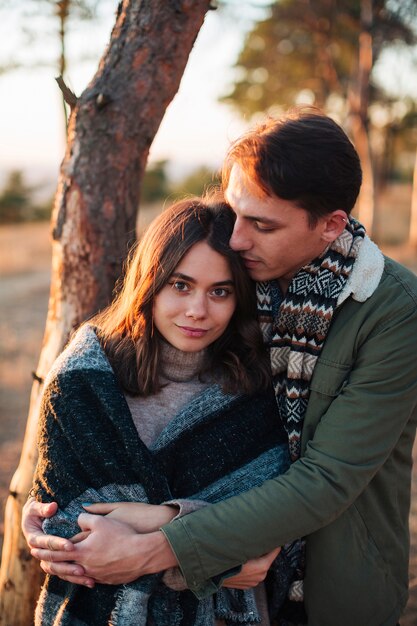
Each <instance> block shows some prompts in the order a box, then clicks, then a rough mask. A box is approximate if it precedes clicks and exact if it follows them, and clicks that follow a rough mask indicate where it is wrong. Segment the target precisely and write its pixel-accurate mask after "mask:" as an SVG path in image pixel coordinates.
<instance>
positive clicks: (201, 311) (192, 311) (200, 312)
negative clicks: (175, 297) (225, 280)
mask: <svg viewBox="0 0 417 626" xmlns="http://www.w3.org/2000/svg"><path fill="white" fill-rule="evenodd" d="M186 316H187V317H190V318H192V319H194V320H199V319H203V318H205V317H206V316H207V299H206V297H205V294H194V295H193V296H191V298H190V299H189V300H188V308H187V312H186Z"/></svg>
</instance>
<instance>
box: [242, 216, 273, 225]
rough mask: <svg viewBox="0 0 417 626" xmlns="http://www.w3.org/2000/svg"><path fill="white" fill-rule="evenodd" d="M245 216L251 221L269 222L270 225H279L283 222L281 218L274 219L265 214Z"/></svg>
mask: <svg viewBox="0 0 417 626" xmlns="http://www.w3.org/2000/svg"><path fill="white" fill-rule="evenodd" d="M243 217H244V219H247V220H250V221H251V222H262V224H269V225H270V226H279V225H280V223H281V222H280V220H279V219H272V218H270V217H264V216H263V215H244V216H243Z"/></svg>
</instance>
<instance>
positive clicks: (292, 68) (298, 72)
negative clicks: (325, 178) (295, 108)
mask: <svg viewBox="0 0 417 626" xmlns="http://www.w3.org/2000/svg"><path fill="white" fill-rule="evenodd" d="M416 17H417V3H416V2H415V0H373V1H372V0H337V1H336V0H280V1H278V2H274V3H271V4H270V8H269V15H268V16H267V17H266V19H264V20H262V21H260V22H259V23H258V24H256V25H255V27H254V28H253V30H252V31H251V32H250V33H249V34H248V36H247V38H246V41H245V43H244V46H243V48H242V51H241V53H240V55H239V58H238V61H237V63H236V65H235V82H234V85H233V87H232V89H231V91H230V93H228V94H226V95H225V96H224V97H223V98H222V100H223V102H227V103H229V104H231V105H232V106H233V107H234V108H235V109H236V110H237V111H238V112H239V113H240V114H241V115H243V116H246V117H249V118H256V116H257V114H258V113H260V112H262V113H264V112H270V113H271V114H276V113H280V112H281V111H282V110H284V109H286V108H287V107H288V106H291V105H295V104H301V103H303V104H311V105H315V106H318V107H320V108H322V109H324V110H325V111H326V112H327V113H329V114H330V115H332V116H333V117H336V118H337V119H338V121H340V122H341V123H342V124H343V125H344V126H345V127H346V128H347V130H348V132H350V134H351V136H352V139H353V141H354V143H355V145H356V147H357V149H358V152H359V154H360V157H361V161H362V166H363V170H364V185H363V189H362V194H361V197H360V199H359V202H358V208H359V218H360V219H361V221H363V222H364V223H365V225H366V226H367V227H368V230H369V231H371V230H372V227H373V223H374V200H375V192H374V184H375V182H376V183H377V185H378V189H379V188H380V186H381V185H382V184H383V183H384V181H385V180H386V179H387V177H388V176H391V175H392V174H393V172H396V173H397V174H398V171H399V169H400V163H399V160H398V158H397V157H398V155H399V154H400V153H403V152H404V151H407V150H410V147H411V146H410V143H411V144H413V145H414V146H415V143H416V125H415V121H416V119H415V118H416V116H415V112H416V107H415V101H414V100H413V98H412V96H411V95H410V96H408V97H407V96H404V94H401V95H400V94H395V93H392V92H391V93H390V92H389V90H388V89H387V87H386V85H383V84H382V82H381V80H380V76H378V70H379V69H380V62H381V61H382V58H383V56H384V53H385V52H386V51H387V50H388V49H389V50H394V49H395V50H396V51H397V52H399V53H401V55H402V56H404V55H405V54H408V55H409V56H410V58H412V55H414V61H415V55H416V48H415V44H416V42H417V30H416ZM410 134H411V138H410ZM411 169H412V168H411ZM376 197H377V194H376Z"/></svg>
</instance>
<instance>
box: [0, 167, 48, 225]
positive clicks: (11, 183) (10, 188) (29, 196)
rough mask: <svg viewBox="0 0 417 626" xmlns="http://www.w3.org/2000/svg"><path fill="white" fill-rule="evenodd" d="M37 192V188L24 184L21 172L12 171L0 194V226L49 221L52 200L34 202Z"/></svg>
mask: <svg viewBox="0 0 417 626" xmlns="http://www.w3.org/2000/svg"><path fill="white" fill-rule="evenodd" d="M37 190H38V186H34V185H29V184H28V183H27V182H26V180H25V176H24V173H23V172H22V171H21V170H12V171H11V172H10V173H9V175H8V177H7V179H6V182H5V184H4V187H3V190H2V192H1V193H0V224H13V223H17V222H28V221H30V222H33V221H39V220H48V219H50V217H51V209H52V199H51V200H43V201H42V202H39V201H36V200H35V199H34V194H35V193H36V191H37Z"/></svg>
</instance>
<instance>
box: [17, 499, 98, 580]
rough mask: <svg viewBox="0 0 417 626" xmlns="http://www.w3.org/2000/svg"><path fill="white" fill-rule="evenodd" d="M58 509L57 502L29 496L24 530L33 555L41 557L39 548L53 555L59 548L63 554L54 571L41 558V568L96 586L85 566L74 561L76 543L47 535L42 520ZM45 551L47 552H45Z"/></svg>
mask: <svg viewBox="0 0 417 626" xmlns="http://www.w3.org/2000/svg"><path fill="white" fill-rule="evenodd" d="M57 509H58V505H57V503H56V502H49V503H48V504H43V503H42V502H37V501H36V500H35V499H34V498H29V500H28V501H27V502H26V504H25V505H24V507H23V511H22V531H23V534H24V536H25V539H26V541H27V543H28V545H29V548H31V554H32V556H35V557H36V558H38V559H41V557H39V556H38V555H37V550H42V551H47V552H46V553H47V554H49V555H51V554H54V551H56V550H59V551H60V554H61V559H60V562H56V563H54V567H55V569H54V571H53V572H50V571H49V563H48V562H46V561H43V560H41V568H42V569H43V571H44V572H46V573H54V574H55V575H56V576H59V577H60V578H63V579H64V580H68V581H69V582H71V583H76V584H77V585H85V586H86V587H94V580H93V579H92V578H89V577H88V576H86V575H85V571H84V568H83V567H82V566H81V565H78V564H77V563H73V562H72V559H73V558H74V553H73V549H74V544H73V543H72V542H71V541H70V540H69V539H64V538H62V537H56V536H55V535H46V534H45V533H44V532H43V530H42V522H43V520H44V519H45V518H46V517H52V516H53V515H55V513H56V511H57ZM44 553H45V552H44Z"/></svg>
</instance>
